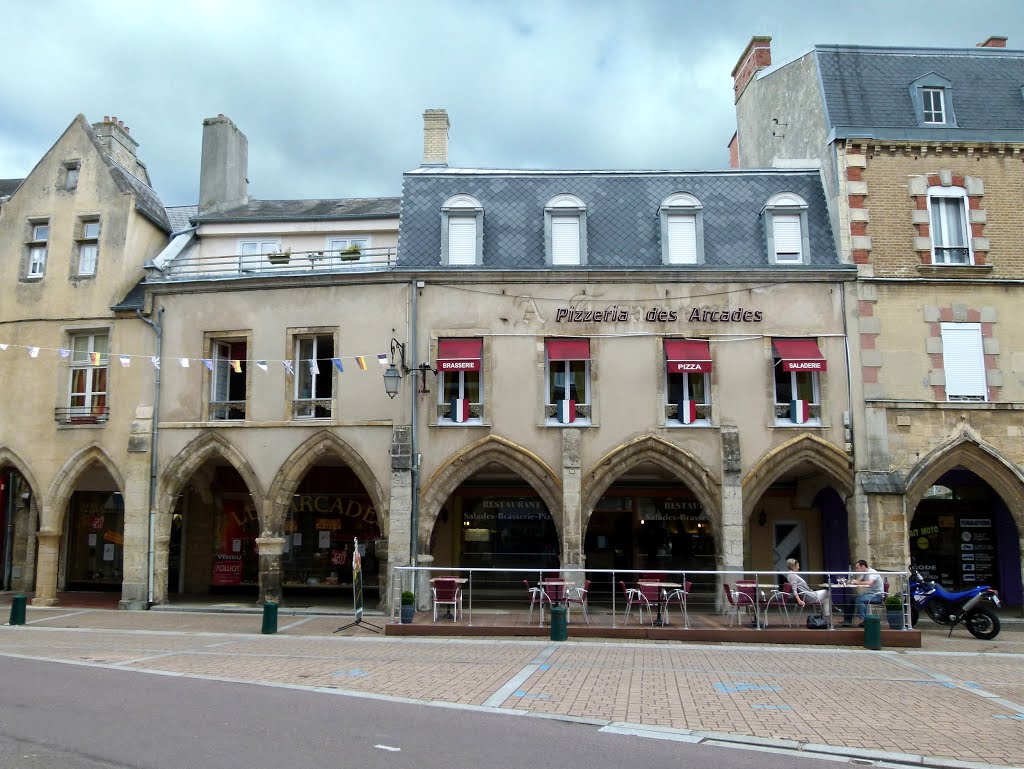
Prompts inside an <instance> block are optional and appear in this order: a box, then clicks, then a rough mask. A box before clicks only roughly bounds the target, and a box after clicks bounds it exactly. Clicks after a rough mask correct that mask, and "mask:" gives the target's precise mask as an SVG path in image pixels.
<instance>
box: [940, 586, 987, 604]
mask: <svg viewBox="0 0 1024 769" xmlns="http://www.w3.org/2000/svg"><path fill="white" fill-rule="evenodd" d="M987 589H988V588H977V587H972V588H971V589H970V590H962V591H960V592H959V593H951V592H949V591H948V590H943V591H942V597H943V598H945V599H946V600H949V601H959V600H961V599H964V598H971V597H972V596H974V595H975V594H976V593H980V592H981V591H982V590H987Z"/></svg>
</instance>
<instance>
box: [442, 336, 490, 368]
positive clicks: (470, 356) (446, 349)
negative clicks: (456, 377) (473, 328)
mask: <svg viewBox="0 0 1024 769" xmlns="http://www.w3.org/2000/svg"><path fill="white" fill-rule="evenodd" d="M483 347H484V341H483V340H482V339H442V340H441V341H439V342H438V343H437V370H438V371H479V370H480V357H481V352H482V350H483Z"/></svg>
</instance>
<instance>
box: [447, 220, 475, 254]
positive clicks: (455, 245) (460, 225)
mask: <svg viewBox="0 0 1024 769" xmlns="http://www.w3.org/2000/svg"><path fill="white" fill-rule="evenodd" d="M448 264H476V217H475V216H449V217H448Z"/></svg>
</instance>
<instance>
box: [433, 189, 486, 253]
mask: <svg viewBox="0 0 1024 769" xmlns="http://www.w3.org/2000/svg"><path fill="white" fill-rule="evenodd" d="M483 224H484V209H483V206H481V205H480V201H479V200H477V199H476V198H474V197H471V196H470V195H455V196H454V197H451V198H448V200H446V201H445V203H444V205H443V206H441V227H442V229H441V264H447V265H452V266H459V265H462V266H466V265H476V264H482V263H483V243H484V240H483V229H484V227H483Z"/></svg>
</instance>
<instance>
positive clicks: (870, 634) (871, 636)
mask: <svg viewBox="0 0 1024 769" xmlns="http://www.w3.org/2000/svg"><path fill="white" fill-rule="evenodd" d="M864 648H865V649H875V650H878V649H881V648H882V618H881V617H877V616H875V615H874V614H869V615H868V616H866V617H865V618H864Z"/></svg>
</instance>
